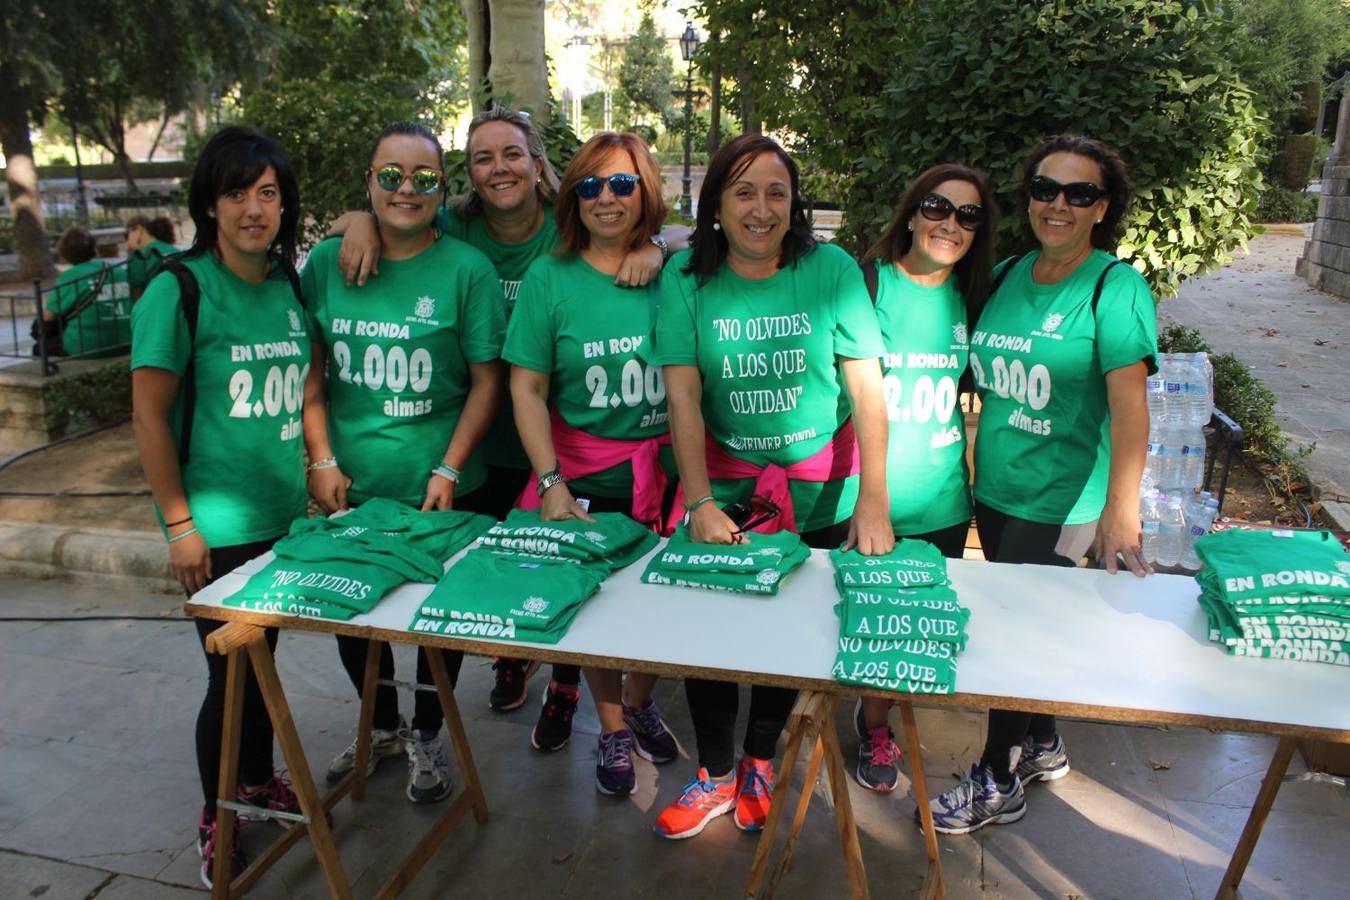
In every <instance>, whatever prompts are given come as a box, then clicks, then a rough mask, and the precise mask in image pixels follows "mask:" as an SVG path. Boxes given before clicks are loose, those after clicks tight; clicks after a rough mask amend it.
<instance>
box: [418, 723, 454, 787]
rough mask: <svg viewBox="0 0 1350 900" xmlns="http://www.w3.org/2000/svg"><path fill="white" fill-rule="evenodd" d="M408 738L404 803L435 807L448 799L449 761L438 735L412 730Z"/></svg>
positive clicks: (443, 744) (443, 743)
mask: <svg viewBox="0 0 1350 900" xmlns="http://www.w3.org/2000/svg"><path fill="white" fill-rule="evenodd" d="M407 735H408V790H407V794H408V799H409V800H411V801H412V802H413V803H435V802H436V801H437V800H444V799H445V798H446V797H449V796H450V792H451V791H453V790H454V789H455V788H454V785H452V784H451V783H450V759H449V757H448V756H446V753H445V741H443V740H441V736H440V731H439V730H437V731H434V732H426V731H418V730H413V731H410V732H408V733H407Z"/></svg>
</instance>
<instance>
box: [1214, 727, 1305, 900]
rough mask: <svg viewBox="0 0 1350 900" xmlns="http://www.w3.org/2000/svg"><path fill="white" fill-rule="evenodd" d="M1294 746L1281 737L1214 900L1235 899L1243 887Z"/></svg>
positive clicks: (1292, 742)
mask: <svg viewBox="0 0 1350 900" xmlns="http://www.w3.org/2000/svg"><path fill="white" fill-rule="evenodd" d="M1296 744H1297V742H1296V741H1295V740H1294V738H1291V737H1282V738H1280V743H1279V744H1278V745H1277V746H1276V747H1275V755H1274V756H1272V757H1271V758H1270V768H1269V769H1268V770H1266V777H1265V778H1264V779H1262V781H1261V790H1260V791H1258V792H1257V794H1256V802H1255V803H1254V804H1252V812H1251V815H1249V816H1248V817H1247V824H1246V826H1245V827H1244V828H1243V829H1242V836H1241V837H1240V838H1238V843H1237V847H1236V848H1235V849H1234V850H1233V858H1232V859H1231V860H1230V861H1229V863H1228V871H1226V872H1224V873H1223V881H1221V882H1219V892H1218V894H1216V895H1215V897H1216V898H1217V900H1231V898H1235V897H1237V896H1238V885H1239V884H1241V883H1242V876H1243V873H1245V872H1246V871H1247V863H1249V862H1251V859H1252V854H1253V853H1254V852H1255V851H1256V842H1257V840H1258V839H1259V838H1260V837H1261V829H1262V828H1264V827H1265V824H1266V816H1268V815H1269V814H1270V807H1271V806H1272V805H1273V804H1274V803H1275V795H1276V794H1278V793H1279V792H1280V785H1281V784H1282V783H1283V782H1284V773H1285V772H1286V771H1288V769H1289V760H1290V759H1292V758H1293V756H1294V747H1295V746H1296Z"/></svg>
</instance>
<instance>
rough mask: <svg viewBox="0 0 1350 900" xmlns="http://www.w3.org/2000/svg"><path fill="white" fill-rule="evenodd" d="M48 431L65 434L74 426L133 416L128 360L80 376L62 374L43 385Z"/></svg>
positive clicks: (108, 364)
mask: <svg viewBox="0 0 1350 900" xmlns="http://www.w3.org/2000/svg"><path fill="white" fill-rule="evenodd" d="M43 401H44V404H45V410H46V411H45V417H46V423H47V430H48V433H50V434H60V433H62V432H64V431H65V430H66V429H67V428H68V427H69V426H70V425H71V424H72V423H81V424H83V423H88V424H92V425H102V424H103V423H105V422H118V421H121V420H123V419H127V418H130V416H131V371H130V370H129V369H128V368H127V360H126V357H121V358H118V359H115V360H113V361H111V362H109V363H107V364H106V365H102V366H98V367H97V368H92V369H86V370H85V371H83V372H80V373H78V374H70V375H65V374H60V375H56V376H55V377H53V378H50V379H48V380H47V381H46V382H45V384H44V385H43Z"/></svg>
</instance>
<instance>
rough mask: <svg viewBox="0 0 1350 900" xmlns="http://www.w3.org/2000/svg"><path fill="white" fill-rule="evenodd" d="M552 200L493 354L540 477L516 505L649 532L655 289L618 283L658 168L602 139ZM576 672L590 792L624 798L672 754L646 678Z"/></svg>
mask: <svg viewBox="0 0 1350 900" xmlns="http://www.w3.org/2000/svg"><path fill="white" fill-rule="evenodd" d="M560 191H561V193H560V194H559V197H558V202H557V206H556V210H557V220H558V233H559V236H560V245H559V247H558V249H557V250H555V251H554V252H553V254H551V255H549V256H544V257H540V258H539V259H538V260H536V261H535V262H534V264H533V265H531V266H530V270H529V272H527V273H526V275H525V280H524V281H523V282H522V283H521V286H520V297H519V299H518V300H517V301H516V308H515V312H514V314H513V315H512V317H511V327H510V329H509V330H508V332H507V337H506V348H505V350H503V352H502V356H503V357H504V358H505V359H506V361H507V362H509V363H510V364H511V396H512V399H513V400H514V402H515V418H516V427H517V428H518V429H519V431H520V437H521V441H522V442H523V443H524V445H525V450H526V452H527V453H528V454H529V457H530V461H531V462H532V463H533V467H534V471H535V472H537V473H539V474H538V478H537V481H535V483H532V484H531V485H529V486H528V487H527V488H526V489H525V492H524V493H523V494H522V495H521V499H522V501H523V502H522V505H524V506H526V507H527V508H530V507H534V506H539V507H540V518H542V519H543V520H544V521H546V522H550V521H557V520H560V519H583V520H587V521H590V520H591V515H590V513H595V512H621V513H625V514H628V515H631V516H632V517H633V518H634V519H636V520H637V521H640V522H643V523H644V524H647V525H650V526H651V527H652V528H653V529H656V530H659V528H660V523H661V508H662V500H663V497H664V493H665V490H664V486H665V481H666V478H665V469H666V468H668V469H672V470H673V468H674V461H673V459H667V460H666V463H667V465H666V467H664V468H663V466H662V461H661V459H660V455H659V451H658V440H661V439H664V438H665V435H666V431H667V429H666V403H665V399H666V390H665V384H664V382H663V381H662V378H661V370H660V369H659V368H657V367H655V366H650V365H646V364H644V363H643V361H642V360H640V359H639V358H638V355H637V353H638V348H639V347H640V346H641V344H642V342H643V341H644V339H645V338H646V337H647V335H648V334H650V333H651V324H652V317H653V313H654V312H655V308H656V286H657V282H655V281H653V282H651V283H649V284H648V285H647V287H645V288H641V289H626V288H621V287H618V286H616V285H615V284H614V275H615V273H616V272H617V271H618V269H619V266H620V265H621V264H622V262H623V259H624V257H625V256H627V255H628V254H629V253H630V252H631V251H632V250H633V248H634V247H640V246H642V245H643V244H645V243H647V240H648V238H650V237H651V235H653V234H655V233H656V232H657V230H658V229H659V228H660V227H661V222H662V221H663V220H664V219H665V217H666V204H665V201H664V200H663V199H662V197H661V170H660V168H659V167H658V166H657V164H656V161H655V160H653V159H652V157H651V154H650V153H649V152H648V151H647V148H646V146H645V145H644V144H643V143H642V140H641V139H640V138H639V137H638V136H637V135H635V134H615V133H614V132H602V133H600V134H597V135H596V136H595V137H593V138H591V139H590V140H589V141H587V142H586V144H585V145H584V146H583V147H582V148H581V149H580V150H579V151H577V155H576V156H574V157H573V158H572V163H571V165H569V166H568V167H567V171H566V172H565V173H564V174H563V178H562V186H561V188H560ZM664 442H665V444H666V447H667V448H668V447H669V441H668V440H665V441H664ZM667 456H668V454H667ZM532 481H533V479H532ZM578 496H581V497H585V498H588V501H589V502H588V505H583V504H581V503H579V502H578V500H577V499H576V498H577V497H578ZM585 675H586V682H587V684H589V685H590V688H591V695H592V697H594V699H595V707H596V713H597V714H598V716H599V718H600V730H601V733H600V746H599V753H598V761H597V762H596V766H595V785H596V788H597V789H598V790H599V791H600V792H601V793H603V794H608V795H611V796H613V795H618V796H623V795H626V794H628V793H630V792H631V791H632V790H633V784H634V772H633V761H632V752H633V751H636V752H637V753H638V754H639V755H640V756H642V757H643V758H645V759H648V760H651V761H652V762H654V763H658V764H660V763H667V762H670V761H671V760H672V759H674V758H675V754H676V745H675V738H674V737H673V736H672V735H671V733H670V731H669V730H668V729H667V728H666V726H665V724H664V723H663V722H662V721H661V713H660V712H659V711H658V710H657V708H656V704H655V702H654V701H653V700H652V698H651V695H652V687H653V686H654V685H655V684H656V676H654V675H645V674H639V673H630V674H629V675H628V678H627V680H626V681H625V680H624V678H623V674H622V673H621V672H620V671H618V670H617V669H593V668H587V669H586V670H585Z"/></svg>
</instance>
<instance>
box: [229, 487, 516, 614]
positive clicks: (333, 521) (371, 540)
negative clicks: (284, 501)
mask: <svg viewBox="0 0 1350 900" xmlns="http://www.w3.org/2000/svg"><path fill="white" fill-rule="evenodd" d="M492 522H493V520H492V519H491V518H490V517H488V516H480V515H475V514H473V513H468V512H461V511H459V510H446V511H441V512H420V511H418V510H416V509H413V508H412V507H410V506H404V505H403V504H401V503H396V502H395V501H393V500H384V499H381V498H375V499H372V500H368V501H366V502H365V503H363V504H361V505H360V506H359V507H357V508H356V509H354V510H352V511H351V512H350V513H347V514H346V515H343V516H338V517H335V518H327V519H325V518H318V519H296V520H295V521H294V522H293V523H291V529H290V533H289V534H287V536H286V537H284V538H282V539H281V540H279V541H277V543H276V545H275V546H274V547H273V548H272V552H273V553H274V554H275V555H276V559H274V560H272V561H271V562H270V563H268V564H267V565H266V566H264V567H263V568H262V570H261V571H259V572H257V573H256V574H254V575H253V576H252V577H251V578H249V580H248V582H247V583H246V584H245V585H244V587H243V588H241V589H240V590H239V591H238V592H237V593H235V594H233V595H231V596H229V597H227V598H226V599H225V600H224V601H223V602H224V604H225V605H226V606H237V607H240V608H241V609H251V610H259V611H262V612H281V613H288V614H290V615H297V616H307V617H310V618H320V619H337V620H339V621H343V622H345V621H347V620H348V619H350V618H351V617H352V616H355V615H357V614H358V613H365V612H370V610H371V609H372V608H374V606H375V604H377V603H379V602H380V599H381V598H383V597H384V596H385V594H387V593H388V592H389V591H391V590H393V589H394V588H396V587H398V586H399V585H400V584H402V583H403V582H405V581H417V582H421V583H423V584H434V583H435V582H436V581H437V580H438V579H439V578H440V577H441V575H442V574H443V573H444V571H445V560H447V559H449V558H450V557H451V556H454V555H455V554H456V553H458V552H459V551H460V550H461V549H463V548H464V547H466V546H468V545H469V544H470V543H471V542H472V541H473V540H474V538H476V537H478V536H479V535H480V534H482V533H483V532H484V531H486V530H487V528H488V526H490V525H491V524H492Z"/></svg>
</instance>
